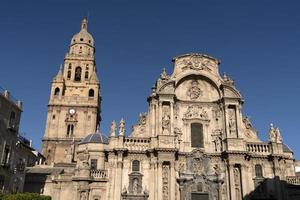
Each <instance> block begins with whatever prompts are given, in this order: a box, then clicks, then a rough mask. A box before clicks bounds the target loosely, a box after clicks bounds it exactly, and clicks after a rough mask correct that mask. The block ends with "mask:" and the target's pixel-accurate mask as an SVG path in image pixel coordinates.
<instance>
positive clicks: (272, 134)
mask: <svg viewBox="0 0 300 200" xmlns="http://www.w3.org/2000/svg"><path fill="white" fill-rule="evenodd" d="M269 140H270V142H276V132H275V128H274V126H273V124H272V123H271V124H270V130H269Z"/></svg>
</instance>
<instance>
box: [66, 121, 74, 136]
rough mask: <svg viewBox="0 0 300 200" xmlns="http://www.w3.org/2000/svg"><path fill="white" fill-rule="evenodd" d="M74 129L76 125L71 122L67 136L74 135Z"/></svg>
mask: <svg viewBox="0 0 300 200" xmlns="http://www.w3.org/2000/svg"><path fill="white" fill-rule="evenodd" d="M73 131H74V125H73V124H69V125H68V126H67V136H68V137H71V136H72V135H73Z"/></svg>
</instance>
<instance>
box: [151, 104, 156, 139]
mask: <svg viewBox="0 0 300 200" xmlns="http://www.w3.org/2000/svg"><path fill="white" fill-rule="evenodd" d="M150 124H151V126H150V127H151V132H152V137H154V136H155V105H154V104H153V103H151V123H150Z"/></svg>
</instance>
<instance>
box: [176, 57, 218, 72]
mask: <svg viewBox="0 0 300 200" xmlns="http://www.w3.org/2000/svg"><path fill="white" fill-rule="evenodd" d="M177 64H178V65H183V66H184V67H183V68H182V69H183V70H187V69H193V70H197V71H198V70H205V71H211V68H212V67H215V66H216V63H215V62H214V61H212V60H210V59H208V58H205V57H203V56H199V55H193V56H190V57H188V58H185V59H183V60H182V61H178V63H177Z"/></svg>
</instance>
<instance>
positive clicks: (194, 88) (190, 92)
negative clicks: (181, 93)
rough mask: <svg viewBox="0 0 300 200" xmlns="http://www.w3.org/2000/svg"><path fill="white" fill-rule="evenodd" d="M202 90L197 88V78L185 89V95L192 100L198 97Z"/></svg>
mask: <svg viewBox="0 0 300 200" xmlns="http://www.w3.org/2000/svg"><path fill="white" fill-rule="evenodd" d="M202 93H203V92H202V90H201V89H200V88H199V83H198V81H197V80H192V82H191V87H190V89H189V90H188V91H187V95H188V96H189V97H190V98H191V99H192V100H196V99H198V98H199V97H200V96H202Z"/></svg>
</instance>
